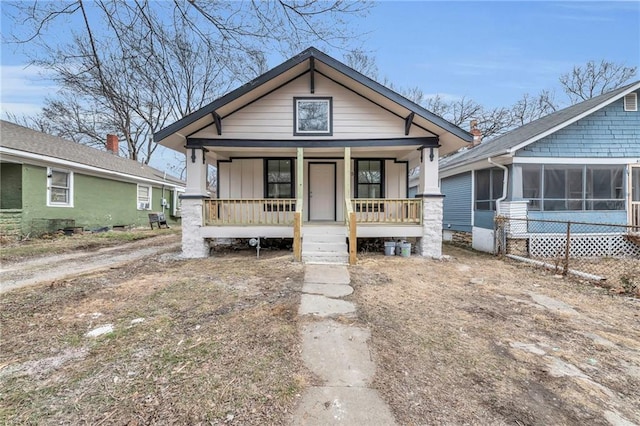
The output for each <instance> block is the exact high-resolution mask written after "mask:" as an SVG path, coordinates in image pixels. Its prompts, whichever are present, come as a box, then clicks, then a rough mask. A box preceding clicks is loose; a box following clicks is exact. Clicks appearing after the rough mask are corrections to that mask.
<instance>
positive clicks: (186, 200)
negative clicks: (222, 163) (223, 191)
mask: <svg viewBox="0 0 640 426" xmlns="http://www.w3.org/2000/svg"><path fill="white" fill-rule="evenodd" d="M186 161H187V167H186V169H187V187H186V190H185V193H184V194H183V195H182V196H181V197H180V198H181V203H182V220H181V222H182V256H183V257H186V258H202V257H207V256H209V244H207V241H206V240H205V239H204V238H203V237H202V233H201V229H202V225H203V224H204V217H203V214H204V210H203V209H204V203H203V200H204V199H205V198H207V197H208V195H207V164H206V162H205V161H204V151H203V150H201V149H191V148H189V149H187V153H186Z"/></svg>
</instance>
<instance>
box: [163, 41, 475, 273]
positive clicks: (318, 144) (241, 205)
mask: <svg viewBox="0 0 640 426" xmlns="http://www.w3.org/2000/svg"><path fill="white" fill-rule="evenodd" d="M155 140H156V142H158V143H159V144H161V145H164V146H166V147H169V148H171V149H174V150H176V151H179V152H183V153H185V154H186V162H187V187H186V192H185V194H184V195H182V196H181V198H182V231H183V240H182V249H183V254H184V255H185V256H187V257H205V256H208V253H209V246H208V242H209V241H208V240H211V239H218V238H258V237H263V238H265V237H266V238H292V239H293V243H294V256H295V258H296V259H298V260H304V261H318V262H338V263H346V262H347V260H348V261H349V262H351V263H353V262H355V254H356V251H355V248H356V241H357V239H358V238H370V237H377V238H410V237H413V238H416V239H417V247H416V249H417V252H418V253H419V254H421V255H423V256H434V257H439V256H440V255H441V240H442V233H441V232H440V229H441V227H442V223H441V221H442V195H441V194H440V190H439V188H438V158H439V156H440V155H441V154H447V153H451V152H455V151H457V150H458V149H460V148H461V147H463V146H465V145H466V144H467V143H468V142H469V141H471V135H470V134H469V133H467V132H465V131H463V130H461V129H460V128H458V127H456V126H454V125H452V124H451V123H449V122H447V121H446V120H444V119H442V118H441V117H438V116H436V115H434V114H433V113H431V112H429V111H427V110H425V109H424V108H422V107H420V106H419V105H416V104H415V103H413V102H410V101H409V100H407V99H405V98H404V97H402V96H400V95H398V94H397V93H395V92H393V91H392V90H390V89H388V88H386V87H384V86H382V85H380V84H378V83H376V82H375V81H373V80H371V79H369V78H367V77H365V76H364V75H362V74H360V73H358V72H356V71H354V70H353V69H351V68H349V67H348V66H346V65H344V64H342V63H341V62H339V61H337V60H335V59H333V58H331V57H330V56H328V55H326V54H324V53H322V52H320V51H318V50H317V49H315V48H309V49H307V50H305V51H303V52H302V53H300V54H298V55H297V56H295V57H293V58H291V59H289V60H288V61H286V62H284V63H282V64H281V65H279V66H277V67H275V68H273V69H272V70H270V71H268V72H267V73H265V74H263V75H261V76H260V77H258V78H256V79H254V80H253V81H251V82H249V83H247V84H245V85H244V86H241V87H240V88H238V89H236V90H234V91H232V92H230V93H228V94H227V95H225V96H223V97H221V98H219V99H218V100H216V101H214V102H212V103H211V104H209V105H207V106H205V107H204V108H202V109H200V110H198V111H196V112H194V113H192V114H190V115H188V116H186V117H184V118H183V119H181V120H179V121H177V122H176V123H174V124H171V125H170V126H168V127H167V128H165V129H163V130H161V131H159V132H158V133H156V134H155ZM207 164H212V165H215V166H216V167H217V171H218V191H217V194H216V198H210V197H209V194H208V193H207V191H206V187H205V182H206V169H207ZM418 165H421V166H422V167H421V170H422V173H421V175H420V182H419V191H418V192H419V198H413V199H409V198H408V171H409V170H410V169H411V168H412V167H415V166H418ZM347 241H348V243H349V244H348V245H347Z"/></svg>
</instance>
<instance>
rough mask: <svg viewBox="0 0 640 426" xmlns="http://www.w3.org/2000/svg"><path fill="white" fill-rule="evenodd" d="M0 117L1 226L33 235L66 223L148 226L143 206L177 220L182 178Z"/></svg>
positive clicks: (114, 145)
mask: <svg viewBox="0 0 640 426" xmlns="http://www.w3.org/2000/svg"><path fill="white" fill-rule="evenodd" d="M107 146H108V148H109V149H110V150H111V152H105V151H101V150H98V149H96V148H91V147H88V146H85V145H81V144H78V143H75V142H72V141H68V140H65V139H62V138H58V137H55V136H51V135H48V134H45V133H41V132H37V131H35V130H32V129H28V128H26V127H23V126H19V125H17V124H14V123H10V122H8V121H0V233H2V235H5V236H6V235H16V236H25V235H32V236H33V235H37V234H42V233H46V232H52V231H56V230H58V229H64V228H89V229H91V228H113V227H135V226H149V216H148V215H149V213H157V212H162V213H165V217H166V218H167V220H168V222H169V223H170V224H171V223H177V222H178V221H179V215H180V212H179V210H177V209H176V208H177V206H178V193H179V192H182V191H184V182H182V181H180V180H179V179H176V178H173V177H171V176H169V175H167V174H166V173H165V172H162V171H160V170H157V169H154V168H153V167H149V166H148V165H143V164H140V163H139V162H137V161H133V160H129V159H127V158H123V157H119V156H118V155H117V152H118V139H117V137H116V136H114V135H109V136H108V138H107Z"/></svg>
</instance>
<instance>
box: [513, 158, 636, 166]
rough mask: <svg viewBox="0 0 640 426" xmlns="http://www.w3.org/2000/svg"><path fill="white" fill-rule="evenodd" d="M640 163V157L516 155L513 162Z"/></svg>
mask: <svg viewBox="0 0 640 426" xmlns="http://www.w3.org/2000/svg"><path fill="white" fill-rule="evenodd" d="M631 163H638V164H640V158H635V157H634V158H608V157H605V158H568V157H514V158H513V164H631Z"/></svg>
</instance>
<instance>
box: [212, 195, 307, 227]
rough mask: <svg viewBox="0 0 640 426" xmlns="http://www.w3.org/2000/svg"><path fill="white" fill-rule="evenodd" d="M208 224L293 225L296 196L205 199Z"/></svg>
mask: <svg viewBox="0 0 640 426" xmlns="http://www.w3.org/2000/svg"><path fill="white" fill-rule="evenodd" d="M204 210H205V224H206V225H293V224H294V217H295V212H296V200H295V198H266V199H209V200H205V204H204Z"/></svg>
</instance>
